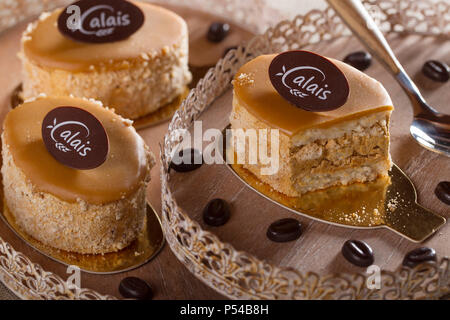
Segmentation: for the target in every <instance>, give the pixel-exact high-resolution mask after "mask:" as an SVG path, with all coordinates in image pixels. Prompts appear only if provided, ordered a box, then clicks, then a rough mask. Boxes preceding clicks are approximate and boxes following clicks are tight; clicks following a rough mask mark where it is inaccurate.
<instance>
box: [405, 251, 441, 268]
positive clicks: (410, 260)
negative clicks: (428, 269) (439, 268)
mask: <svg viewBox="0 0 450 320" xmlns="http://www.w3.org/2000/svg"><path fill="white" fill-rule="evenodd" d="M432 261H436V251H434V249H432V248H427V247H422V248H417V249H414V250H412V251H410V252H408V253H407V254H406V256H405V259H403V265H404V266H406V267H410V268H414V267H415V266H417V265H419V264H421V263H423V262H432Z"/></svg>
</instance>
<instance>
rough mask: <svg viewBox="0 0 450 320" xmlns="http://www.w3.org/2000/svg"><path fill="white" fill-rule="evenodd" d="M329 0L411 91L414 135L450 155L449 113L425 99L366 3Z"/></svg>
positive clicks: (411, 128) (422, 144) (439, 151)
mask: <svg viewBox="0 0 450 320" xmlns="http://www.w3.org/2000/svg"><path fill="white" fill-rule="evenodd" d="M328 3H329V4H330V5H331V6H332V7H333V9H334V10H335V11H336V12H337V13H338V14H339V15H340V16H341V18H342V20H343V21H344V22H345V23H346V24H347V25H348V27H349V28H350V29H351V30H352V31H353V33H354V34H355V35H356V36H357V37H358V38H359V39H360V40H361V42H362V43H363V44H364V45H365V46H366V47H367V49H369V51H370V52H371V53H372V54H373V55H374V56H375V57H377V58H378V60H379V61H380V62H382V64H383V65H384V67H385V68H386V70H388V71H389V72H390V73H391V74H392V75H393V76H394V77H395V79H396V80H397V82H398V83H399V84H400V86H401V87H402V88H403V90H404V91H405V93H406V94H407V95H408V97H409V99H410V101H411V104H412V107H413V111H414V119H413V122H412V124H411V126H410V128H409V130H410V133H411V135H412V137H413V138H414V139H415V140H416V141H417V142H418V143H419V144H420V145H421V146H423V147H425V148H427V149H428V150H431V151H434V152H437V153H440V154H443V155H445V156H447V157H450V115H447V114H443V113H440V112H438V111H436V110H435V109H434V108H433V107H431V106H430V105H429V104H428V103H427V102H426V101H425V99H424V98H423V96H422V95H421V94H420V91H419V89H418V88H417V86H416V85H415V84H414V82H413V81H412V80H411V78H410V77H409V76H408V74H407V73H406V72H405V69H404V68H403V67H402V65H401V64H400V62H399V61H398V60H397V58H396V57H395V55H394V53H393V52H392V49H391V48H390V46H389V44H388V43H387V41H386V39H385V38H384V36H383V34H382V33H381V31H380V29H379V28H378V27H377V25H376V23H375V22H374V21H373V19H372V17H371V16H370V15H369V13H368V12H367V10H366V9H365V7H364V5H363V4H362V3H361V2H360V1H359V0H328Z"/></svg>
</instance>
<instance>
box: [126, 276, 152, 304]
mask: <svg viewBox="0 0 450 320" xmlns="http://www.w3.org/2000/svg"><path fill="white" fill-rule="evenodd" d="M119 292H120V294H121V295H122V296H123V297H124V298H129V299H139V300H150V299H151V298H152V297H153V291H152V288H151V287H150V286H149V285H148V283H147V282H145V281H144V280H142V279H139V278H136V277H128V278H125V279H123V280H122V281H120V285H119Z"/></svg>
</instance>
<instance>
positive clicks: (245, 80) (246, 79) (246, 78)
mask: <svg viewBox="0 0 450 320" xmlns="http://www.w3.org/2000/svg"><path fill="white" fill-rule="evenodd" d="M253 83H255V80H254V79H253V77H252V74H250V73H241V74H240V75H238V77H237V84H238V85H240V86H245V85H249V84H253Z"/></svg>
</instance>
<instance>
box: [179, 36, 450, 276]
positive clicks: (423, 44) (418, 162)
mask: <svg viewBox="0 0 450 320" xmlns="http://www.w3.org/2000/svg"><path fill="white" fill-rule="evenodd" d="M388 40H389V41H390V43H391V44H392V47H393V48H394V51H395V52H396V54H397V55H398V57H399V60H400V61H401V62H402V63H404V65H405V68H406V70H407V71H408V72H409V74H411V75H412V77H413V78H414V79H415V80H416V82H417V84H418V86H419V87H420V88H422V91H423V93H424V95H425V97H426V98H427V99H428V101H429V102H430V104H431V105H433V106H435V107H436V108H437V109H438V110H440V111H442V112H444V113H450V105H449V104H448V101H449V99H450V92H449V83H447V84H440V85H435V84H432V83H431V82H429V81H428V80H427V79H425V78H423V77H422V76H421V73H420V70H421V68H422V64H423V63H424V62H425V61H426V60H429V59H437V60H443V61H445V62H447V63H449V62H450V61H448V58H449V57H450V42H449V41H448V40H444V39H439V38H434V37H424V36H418V35H409V36H406V35H403V36H402V35H391V36H389V38H388ZM307 49H310V50H313V51H316V52H319V53H321V54H324V55H327V56H330V57H334V58H338V59H343V58H344V57H345V55H346V54H348V53H350V52H352V51H356V50H361V49H363V48H362V46H361V44H360V43H359V42H358V41H357V40H356V39H354V38H342V39H339V40H335V41H332V42H323V43H320V44H318V45H314V46H310V47H308V48H307ZM367 73H368V74H369V75H370V76H373V77H374V78H376V79H378V80H380V81H381V82H382V83H383V84H384V86H385V87H386V88H387V90H388V91H389V93H390V94H391V96H392V99H393V101H394V106H395V107H396V110H395V111H394V113H393V116H392V122H391V142H392V150H391V154H392V158H393V160H394V162H395V163H396V164H397V165H398V166H399V167H400V168H402V169H403V170H404V171H405V172H406V173H407V174H408V175H409V176H410V178H411V179H412V181H413V182H414V184H415V185H416V187H417V191H418V199H419V203H420V204H422V205H423V206H425V207H426V208H429V209H431V210H433V211H435V212H436V213H438V214H441V215H443V216H445V217H446V218H449V217H450V210H449V206H448V205H445V204H444V203H442V202H441V201H439V200H438V199H437V198H436V196H435V195H434V189H435V186H436V185H437V183H438V182H440V181H442V180H447V181H448V180H450V159H449V158H447V157H445V156H442V155H438V154H435V153H432V152H430V151H427V150H425V149H423V148H422V147H420V146H419V145H418V144H417V143H416V142H415V141H414V140H413V139H412V138H411V136H410V134H409V125H410V123H411V121H412V110H411V107H410V102H409V100H408V99H407V97H406V95H405V94H404V93H403V92H402V91H401V89H400V87H399V85H398V84H397V83H396V82H395V81H394V79H393V78H392V77H391V76H390V75H389V74H388V73H387V72H386V71H385V70H384V69H383V68H382V67H381V65H380V64H379V63H377V62H375V63H374V64H373V65H372V66H371V67H370V69H368V70H367ZM231 101H232V96H231V90H228V92H226V93H225V94H224V95H223V96H221V97H220V98H219V99H217V100H216V101H215V103H214V104H213V105H212V106H211V107H210V108H209V109H208V110H207V111H206V112H205V113H204V114H203V115H202V117H201V118H200V120H203V130H206V129H207V128H211V127H213V128H218V129H223V128H224V127H225V126H226V125H227V124H228V116H229V112H230V110H231ZM171 189H172V190H173V191H174V192H175V196H176V199H177V202H178V204H179V205H180V206H181V207H182V208H183V209H184V210H185V211H186V212H189V214H190V216H191V217H192V218H193V219H195V220H196V221H198V222H199V223H200V225H201V226H202V228H204V229H205V230H208V231H212V232H214V233H215V234H216V235H218V236H219V238H220V239H221V240H222V241H223V242H228V243H230V244H232V245H233V246H234V247H235V248H236V249H237V250H243V251H247V252H249V253H251V254H253V255H255V256H256V257H258V258H260V259H264V260H266V261H268V262H269V263H272V264H275V265H279V266H283V267H293V268H296V269H297V270H300V271H302V272H307V271H315V272H317V273H320V274H322V275H327V274H330V273H338V272H355V271H364V269H360V268H357V267H354V266H352V265H351V264H349V263H348V262H347V261H346V260H345V259H344V258H343V257H342V255H341V254H340V251H341V247H342V245H343V243H344V242H345V241H346V240H348V239H359V240H365V241H366V242H367V243H368V244H369V245H370V246H371V247H372V248H373V250H374V253H375V264H377V265H378V266H380V267H381V268H383V269H386V270H391V271H393V270H395V269H397V267H398V266H399V265H400V264H401V261H402V260H403V258H404V256H405V254H406V253H407V252H408V251H410V250H412V249H413V248H416V247H419V246H421V245H425V246H430V247H433V248H434V249H435V250H436V252H437V254H438V256H439V257H443V256H447V257H448V256H450V226H449V224H448V223H447V225H445V226H444V227H442V229H440V230H439V231H438V232H437V233H435V234H434V236H432V237H431V238H429V239H428V240H427V241H426V242H424V243H423V244H415V243H412V242H410V241H408V240H406V239H404V238H402V237H400V236H399V235H397V234H395V233H393V232H391V231H389V230H382V229H380V230H356V229H347V228H342V227H336V226H331V225H329V224H325V223H321V222H315V221H312V220H311V219H308V218H304V217H300V216H298V215H296V214H293V213H290V212H289V211H287V210H285V209H283V208H281V207H279V206H278V205H276V204H274V203H272V202H271V201H268V200H267V199H264V198H263V197H261V196H260V195H258V194H256V193H255V192H254V191H252V190H251V189H250V188H248V187H247V186H246V185H245V184H243V183H242V182H241V181H240V180H239V179H237V178H236V177H235V176H234V175H233V174H232V173H231V172H230V170H229V168H227V167H226V165H211V166H207V165H204V166H202V167H201V168H200V169H199V170H196V171H193V172H189V173H171ZM217 197H220V198H223V199H225V200H227V201H228V202H229V203H230V204H231V208H232V216H231V219H230V221H229V222H228V223H227V224H226V225H224V226H221V227H209V226H207V225H205V224H204V223H203V221H202V210H203V208H204V206H205V205H206V203H207V202H208V201H209V200H211V199H213V198H217ZM286 217H293V218H296V219H298V220H300V221H301V223H302V224H303V227H304V233H303V235H302V237H300V239H298V240H297V241H294V242H289V243H274V242H272V241H270V240H268V239H267V238H266V235H265V234H266V230H267V227H268V226H269V225H270V223H272V222H273V221H275V220H277V219H280V218H286Z"/></svg>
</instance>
